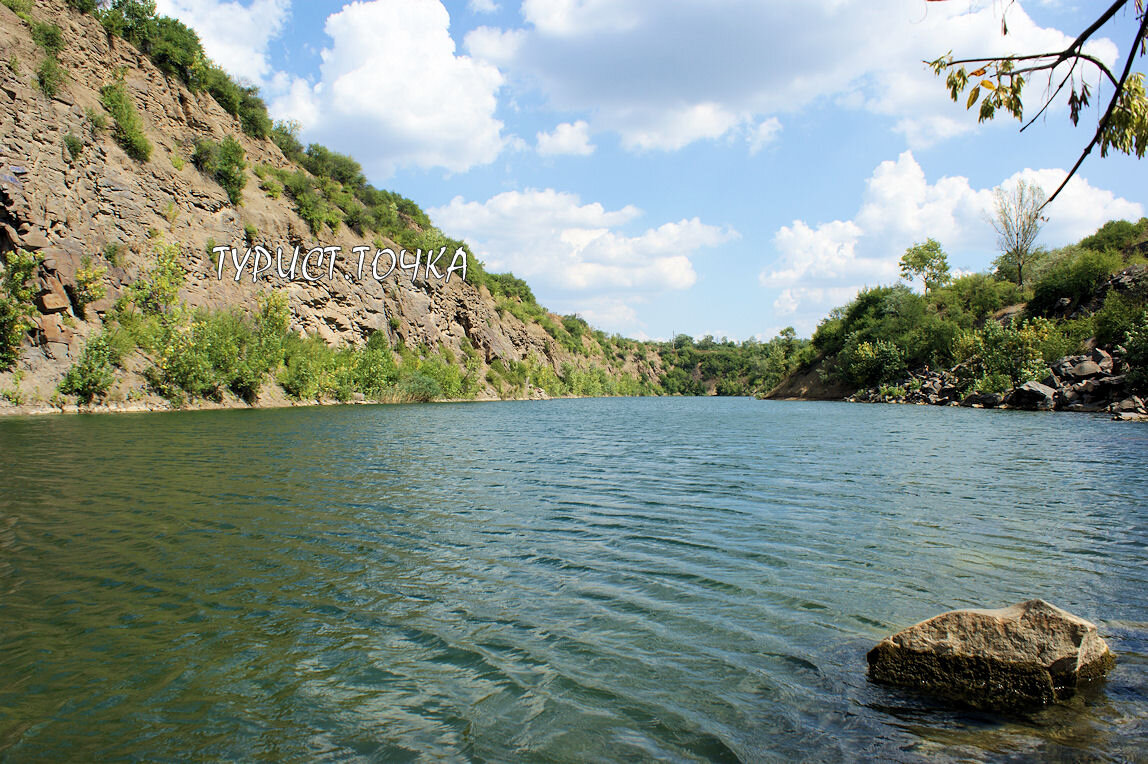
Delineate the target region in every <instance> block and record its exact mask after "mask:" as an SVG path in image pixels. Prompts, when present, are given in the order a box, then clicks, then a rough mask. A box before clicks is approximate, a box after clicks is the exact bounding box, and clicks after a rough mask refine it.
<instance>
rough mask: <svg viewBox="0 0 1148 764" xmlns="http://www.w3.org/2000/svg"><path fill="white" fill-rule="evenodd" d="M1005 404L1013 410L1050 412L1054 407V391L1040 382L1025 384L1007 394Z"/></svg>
mask: <svg viewBox="0 0 1148 764" xmlns="http://www.w3.org/2000/svg"><path fill="white" fill-rule="evenodd" d="M1006 403H1008V405H1009V406H1012V407H1013V408H1015V409H1026V410H1029V411H1051V410H1052V408H1053V406H1055V405H1056V390H1055V389H1054V388H1052V387H1049V386H1048V385H1042V384H1041V383H1040V382H1025V383H1024V384H1023V385H1021V386H1020V387H1018V388H1017V389H1015V390H1013V391H1012V392H1011V393H1010V394H1009V396H1008V399H1007V400H1006Z"/></svg>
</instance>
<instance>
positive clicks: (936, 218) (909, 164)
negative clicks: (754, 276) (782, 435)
mask: <svg viewBox="0 0 1148 764" xmlns="http://www.w3.org/2000/svg"><path fill="white" fill-rule="evenodd" d="M1064 176H1065V171H1064V170H1059V169H1043V170H1031V169H1025V170H1022V171H1020V172H1017V173H1014V174H1013V175H1011V176H1009V177H1008V178H1005V179H1003V180H1002V181H1001V183H1000V184H999V185H1001V186H1004V187H1005V188H1009V187H1011V186H1013V185H1014V184H1015V183H1016V182H1017V180H1019V179H1024V180H1027V181H1030V182H1036V183H1038V184H1039V185H1040V186H1041V187H1043V188H1044V189H1045V190H1046V192H1047V193H1050V194H1051V193H1052V191H1053V189H1055V188H1056V186H1057V185H1059V184H1060V182H1061V181H1062V180H1063V179H1064ZM992 210H993V189H992V188H983V189H974V188H973V187H972V186H971V185H970V184H969V181H968V179H967V178H963V177H959V176H956V177H942V178H940V179H938V180H937V181H936V182H934V183H929V182H928V179H927V178H926V177H925V173H924V170H922V169H921V166H920V165H919V164H918V163H917V161H916V159H914V158H913V155H912V153H911V152H909V151H906V152H904V153H903V154H901V156H899V157H898V158H897V160H896V161H886V162H882V163H881V164H880V165H878V166H877V168H876V169H875V170H874V171H873V174H872V175H871V176H870V178H869V180H868V181H867V183H866V188H865V193H864V196H863V198H862V200H861V205H860V208H859V209H858V211H857V214H856V215H855V216H854V218H853V219H851V220H844V221H843V220H834V221H831V222H828V223H820V224H818V225H816V226H811V225H809V224H807V223H806V222H805V221H802V220H795V221H793V223H792V224H790V225H788V226H782V227H781V228H779V229H778V230H777V232H776V233H775V234H774V237H773V246H774V249H775V250H776V252H777V255H778V256H777V258H776V259H775V260H774V261H773V262H772V263H770V264H769V265H768V266H767V267H765V268H764V269H763V270H762V271H761V273H760V274H759V276H758V278H759V281H760V282H761V284H762V286H763V287H766V288H767V289H770V290H778V291H777V294H776V297H775V299H774V302H773V308H774V310H775V311H776V312H777V314H778V315H779V316H781V315H784V316H793V321H794V325H795V326H797V327H798V329H799V331H800V332H801V333H805V334H808V332H810V331H811V330H812V328H813V326H814V325H815V324H816V321H817V320H818V319H819V318H820V317H821V316H823V315H825V313H826V312H827V311H828V310H829V309H830V308H832V307H834V306H836V305H841V304H843V303H845V302H847V301H848V300H850V299H852V297H853V296H854V295H855V294H856V293H857V291H858V290H859V289H860V288H861V287H863V286H876V285H878V284H888V283H892V282H894V281H896V280H897V278H898V276H899V267H898V261H899V260H900V258H901V255H902V254H904V251H905V249H907V248H908V247H910V246H912V244H914V243H915V242H919V241H924V240H925V239H926V238H928V237H932V238H934V239H937V240H938V241H940V242H941V244H942V246H943V247H944V248H945V250H946V251H947V252H948V253H949V255H950V262H951V264H952V265H954V266H955V267H956V268H957V269H962V268H971V269H972V270H983V269H985V268H987V267H989V264H990V262H991V260H992V259H993V257H994V256H995V234H994V232H993V229H992V226H991V225H990V223H989V216H990V215H991V214H992ZM1046 214H1047V216H1048V218H1049V221H1048V223H1047V224H1046V226H1045V228H1044V231H1043V232H1042V235H1041V238H1040V240H1039V241H1040V242H1041V243H1045V244H1046V245H1047V246H1053V247H1055V246H1060V245H1062V244H1066V243H1070V242H1074V241H1077V240H1079V239H1081V238H1083V237H1084V236H1087V235H1088V234H1090V233H1092V232H1093V231H1095V230H1096V229H1097V228H1099V227H1100V226H1101V225H1103V224H1104V223H1105V222H1106V221H1108V220H1111V219H1119V218H1126V219H1133V220H1135V219H1137V218H1139V217H1140V216H1141V215H1143V214H1144V211H1143V207H1142V206H1141V205H1140V204H1138V203H1134V202H1130V201H1128V200H1126V199H1123V198H1119V197H1117V196H1116V195H1115V194H1113V193H1112V192H1111V191H1106V190H1104V189H1100V188H1096V187H1094V186H1092V185H1090V184H1089V183H1088V181H1087V180H1086V179H1084V178H1083V177H1080V176H1079V175H1078V176H1076V177H1074V178H1073V179H1072V181H1071V182H1070V183H1069V184H1068V185H1067V186H1066V187H1065V189H1064V191H1063V192H1061V194H1060V196H1058V197H1057V199H1056V200H1055V201H1054V202H1053V203H1052V204H1050V205H1049V207H1048V209H1047V210H1046Z"/></svg>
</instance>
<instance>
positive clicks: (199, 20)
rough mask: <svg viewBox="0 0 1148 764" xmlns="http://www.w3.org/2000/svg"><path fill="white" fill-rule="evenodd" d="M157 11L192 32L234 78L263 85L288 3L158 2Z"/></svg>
mask: <svg viewBox="0 0 1148 764" xmlns="http://www.w3.org/2000/svg"><path fill="white" fill-rule="evenodd" d="M156 10H157V11H158V12H159V13H160V14H162V15H164V16H171V17H173V18H176V19H179V20H180V21H182V22H183V23H185V24H187V25H188V26H189V27H192V28H193V29H195V31H196V34H198V35H199V39H200V41H201V42H202V43H203V50H204V51H205V52H206V53H207V55H208V57H209V58H211V59H212V60H213V61H215V63H217V64H219V65H220V66H221V67H223V69H224V70H225V71H227V72H228V73H229V74H231V75H232V76H233V77H237V78H240V79H243V80H247V81H250V82H251V83H253V84H256V85H263V84H265V83H266V82H267V80H268V78H269V77H270V76H271V63H270V61H269V60H268V57H267V46H268V44H269V43H270V42H271V40H274V39H275V38H276V37H278V36H279V33H280V32H282V31H283V25H284V23H285V22H286V21H287V18H288V16H290V14H291V0H252V2H251V3H250V4H249V5H243V4H242V3H240V2H237V1H234V0H232V1H228V0H157V2H156Z"/></svg>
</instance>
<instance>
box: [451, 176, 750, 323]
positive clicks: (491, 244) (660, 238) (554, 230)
mask: <svg viewBox="0 0 1148 764" xmlns="http://www.w3.org/2000/svg"><path fill="white" fill-rule="evenodd" d="M429 212H430V215H431V217H432V219H433V220H434V221H435V222H436V223H437V224H438V225H439V226H441V227H442V228H443V229H444V230H448V231H451V232H453V233H455V234H457V235H461V236H463V237H464V238H465V239H466V240H467V241H468V242H470V244H471V246H472V247H474V250H475V254H477V255H478V256H479V257H480V258H481V259H482V260H484V261H485V262H486V263H487V265H488V266H489V267H490V268H491V269H493V270H495V271H503V270H511V271H513V272H514V273H515V274H516V275H518V276H520V277H524V278H526V279H527V280H528V281H529V282H530V283H531V284H532V285H538V286H540V287H541V288H542V289H546V290H550V291H552V292H555V293H575V292H579V293H585V292H594V293H596V296H597V297H602V298H604V297H605V296H607V295H612V296H613V299H615V300H616V299H618V298H619V297H624V296H633V295H638V294H641V293H655V292H660V291H665V290H679V289H687V288H689V287H690V286H692V285H693V284H694V282H695V281H696V280H697V273H696V272H695V271H694V268H693V264H692V262H691V260H690V258H691V257H692V256H694V254H695V253H696V252H697V251H698V250H700V249H704V248H708V247H715V246H718V245H720V244H722V243H724V242H727V241H730V240H732V239H734V238H737V236H738V234H737V232H736V231H734V230H731V229H728V228H721V227H718V226H712V225H708V224H705V223H703V222H701V221H700V220H699V219H698V218H696V217H695V218H690V219H684V220H679V221H677V222H668V223H663V224H661V225H659V226H657V227H654V228H648V229H647V230H645V231H644V232H642V233H638V234H629V233H626V232H625V231H624V230H622V229H623V228H624V227H625V226H626V225H627V224H629V223H632V222H634V221H636V220H637V219H638V218H639V217H640V216H641V214H642V213H641V211H640V210H638V209H637V208H636V207H633V206H629V205H628V206H626V207H623V208H621V209H617V210H607V209H606V208H605V207H603V206H602V205H601V204H599V203H597V202H594V203H589V204H583V203H582V200H581V199H580V198H579V197H578V196H577V195H576V194H570V193H562V192H558V191H555V190H553V189H546V190H527V191H506V192H504V193H501V194H498V195H496V196H493V197H491V198H490V199H488V200H487V201H485V202H468V201H465V200H464V199H463V198H462V197H455V198H454V199H452V200H451V202H450V203H449V204H447V205H445V206H442V207H437V208H433V209H431V210H430V211H429ZM611 306H612V307H611V308H610V309H611V310H614V311H617V309H618V308H617V303H616V302H614V303H611ZM604 310H605V308H602V307H599V308H597V309H595V308H593V307H592V308H591V311H597V313H602V312H604Z"/></svg>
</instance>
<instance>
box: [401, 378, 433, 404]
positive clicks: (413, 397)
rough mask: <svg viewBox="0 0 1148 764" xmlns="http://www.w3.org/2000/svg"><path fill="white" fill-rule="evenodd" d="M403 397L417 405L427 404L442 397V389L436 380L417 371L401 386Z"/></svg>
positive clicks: (404, 380) (405, 379)
mask: <svg viewBox="0 0 1148 764" xmlns="http://www.w3.org/2000/svg"><path fill="white" fill-rule="evenodd" d="M400 390H401V392H402V395H403V397H404V398H405V399H406V400H408V401H412V402H415V403H426V402H428V401H433V400H434V399H435V398H441V397H442V388H441V387H439V384H438V382H437V381H435V379H434V378H433V377H431V376H429V375H427V374H424V373H422V372H419V371H416V372H414V373H413V374H411V375H409V376H407V377H405V378H404V379H403V381H402V383H401V384H400Z"/></svg>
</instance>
